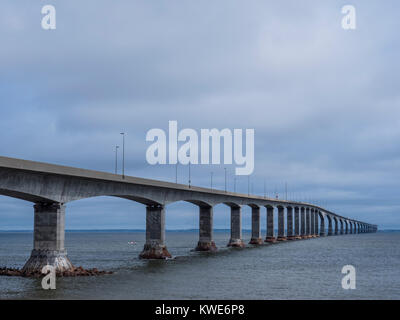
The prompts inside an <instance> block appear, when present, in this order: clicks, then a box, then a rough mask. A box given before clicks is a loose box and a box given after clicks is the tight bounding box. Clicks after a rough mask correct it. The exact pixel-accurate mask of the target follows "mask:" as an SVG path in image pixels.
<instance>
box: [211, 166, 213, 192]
mask: <svg viewBox="0 0 400 320" xmlns="http://www.w3.org/2000/svg"><path fill="white" fill-rule="evenodd" d="M212 183H213V172H212V171H211V190H212V188H213V184H212Z"/></svg>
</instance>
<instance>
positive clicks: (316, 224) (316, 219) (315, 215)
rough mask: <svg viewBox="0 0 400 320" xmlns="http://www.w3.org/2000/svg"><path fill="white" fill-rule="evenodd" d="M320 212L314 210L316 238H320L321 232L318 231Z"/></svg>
mask: <svg viewBox="0 0 400 320" xmlns="http://www.w3.org/2000/svg"><path fill="white" fill-rule="evenodd" d="M318 217H319V214H318V210H314V236H315V237H319V231H318Z"/></svg>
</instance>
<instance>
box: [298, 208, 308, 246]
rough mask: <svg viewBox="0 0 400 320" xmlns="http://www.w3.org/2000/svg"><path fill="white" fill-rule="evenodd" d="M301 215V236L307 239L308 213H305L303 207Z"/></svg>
mask: <svg viewBox="0 0 400 320" xmlns="http://www.w3.org/2000/svg"><path fill="white" fill-rule="evenodd" d="M300 213H301V230H300V235H301V238H302V239H306V238H307V234H306V213H305V208H304V207H301V209H300Z"/></svg>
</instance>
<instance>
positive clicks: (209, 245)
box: [195, 206, 217, 251]
mask: <svg viewBox="0 0 400 320" xmlns="http://www.w3.org/2000/svg"><path fill="white" fill-rule="evenodd" d="M213 215H214V214H213V207H204V206H200V207H199V242H198V243H197V247H196V249H195V250H196V251H217V247H216V246H215V242H214V240H213Z"/></svg>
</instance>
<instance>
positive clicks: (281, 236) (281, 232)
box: [277, 206, 287, 241]
mask: <svg viewBox="0 0 400 320" xmlns="http://www.w3.org/2000/svg"><path fill="white" fill-rule="evenodd" d="M284 210H285V208H284V207H282V206H278V239H277V240H278V241H286V240H287V238H286V236H285V211H284Z"/></svg>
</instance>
